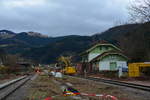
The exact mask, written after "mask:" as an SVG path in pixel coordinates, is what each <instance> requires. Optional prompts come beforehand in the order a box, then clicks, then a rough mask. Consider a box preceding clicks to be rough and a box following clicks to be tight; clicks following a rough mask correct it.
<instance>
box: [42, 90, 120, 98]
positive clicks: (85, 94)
mask: <svg viewBox="0 0 150 100" xmlns="http://www.w3.org/2000/svg"><path fill="white" fill-rule="evenodd" d="M77 95H82V96H94V97H101V98H102V99H105V100H118V99H117V97H115V96H112V95H104V94H88V93H80V94H74V93H71V92H66V93H65V94H63V96H77ZM59 96H62V95H59ZM55 97H58V95H57V96H52V97H47V98H45V99H44V100H53V98H55Z"/></svg>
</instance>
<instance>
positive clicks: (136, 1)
mask: <svg viewBox="0 0 150 100" xmlns="http://www.w3.org/2000/svg"><path fill="white" fill-rule="evenodd" d="M129 14H130V15H131V21H133V22H137V23H139V22H140V23H144V22H148V21H150V0H133V2H132V3H131V5H130V7H129Z"/></svg>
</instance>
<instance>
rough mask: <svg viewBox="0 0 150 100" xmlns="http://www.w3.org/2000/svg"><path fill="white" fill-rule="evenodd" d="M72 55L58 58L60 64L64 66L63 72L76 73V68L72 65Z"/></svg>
mask: <svg viewBox="0 0 150 100" xmlns="http://www.w3.org/2000/svg"><path fill="white" fill-rule="evenodd" d="M70 61H71V57H64V56H61V57H59V58H58V64H59V66H61V68H62V72H63V73H64V74H66V75H74V74H76V69H75V67H73V66H72V65H71V62H70Z"/></svg>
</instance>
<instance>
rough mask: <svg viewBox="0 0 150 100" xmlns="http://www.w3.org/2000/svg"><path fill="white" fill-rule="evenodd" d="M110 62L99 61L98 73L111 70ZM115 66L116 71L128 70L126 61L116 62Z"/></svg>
mask: <svg viewBox="0 0 150 100" xmlns="http://www.w3.org/2000/svg"><path fill="white" fill-rule="evenodd" d="M111 62H112V61H100V62H99V71H104V70H111V68H110V63H111ZM116 64H117V67H116V70H118V69H119V67H121V68H128V67H127V62H126V61H116Z"/></svg>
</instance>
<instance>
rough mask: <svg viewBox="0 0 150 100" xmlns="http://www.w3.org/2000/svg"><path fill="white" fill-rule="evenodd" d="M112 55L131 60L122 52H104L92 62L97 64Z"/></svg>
mask: <svg viewBox="0 0 150 100" xmlns="http://www.w3.org/2000/svg"><path fill="white" fill-rule="evenodd" d="M112 54H117V55H121V56H122V57H124V58H125V59H127V60H128V59H129V58H128V57H127V56H125V55H124V54H123V53H121V52H118V51H113V50H110V51H107V52H104V53H102V54H101V55H99V56H97V57H95V58H94V59H92V60H91V61H90V62H95V61H97V60H100V59H102V58H103V57H105V56H107V55H112Z"/></svg>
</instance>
